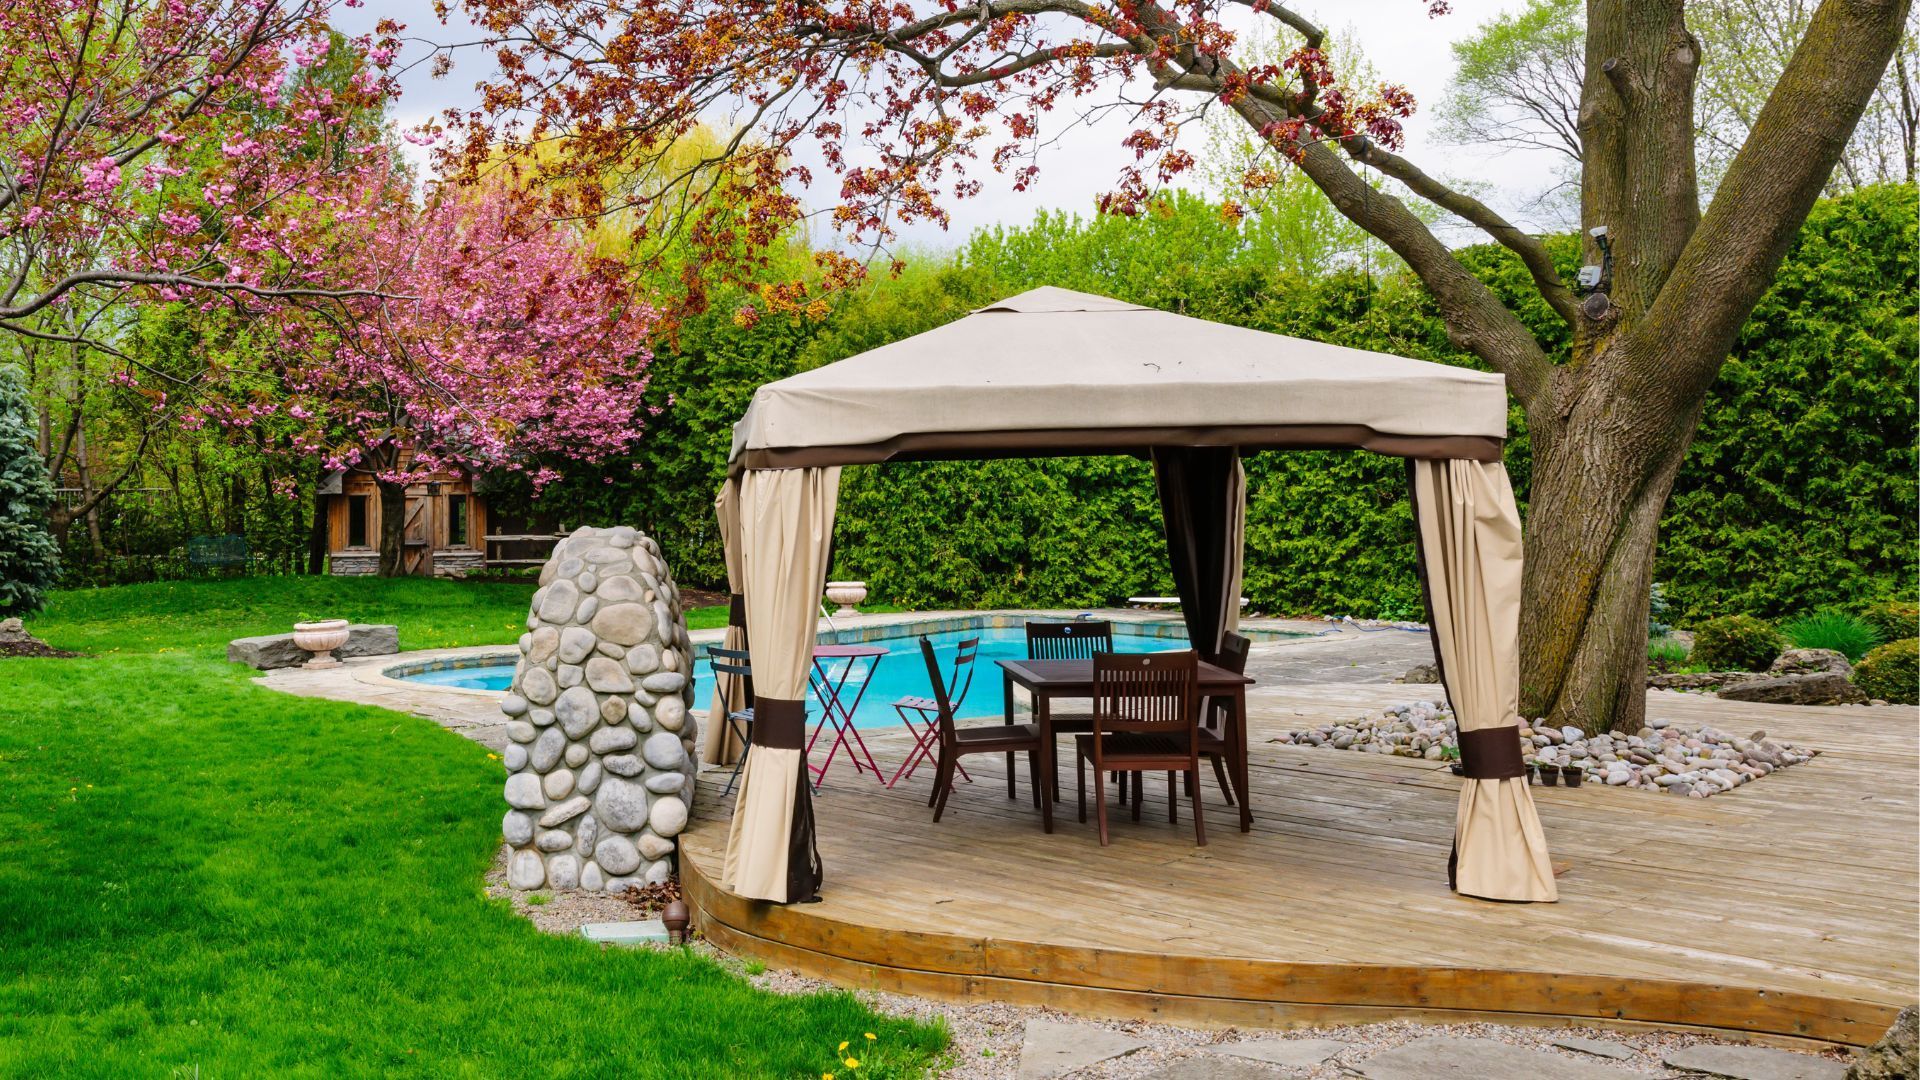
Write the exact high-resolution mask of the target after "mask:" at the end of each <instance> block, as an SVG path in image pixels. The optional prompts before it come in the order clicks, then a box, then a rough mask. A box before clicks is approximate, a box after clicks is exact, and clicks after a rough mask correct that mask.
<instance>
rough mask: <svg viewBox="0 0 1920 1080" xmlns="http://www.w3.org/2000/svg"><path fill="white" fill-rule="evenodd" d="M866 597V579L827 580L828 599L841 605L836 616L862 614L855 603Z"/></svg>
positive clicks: (835, 613)
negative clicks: (855, 606)
mask: <svg viewBox="0 0 1920 1080" xmlns="http://www.w3.org/2000/svg"><path fill="white" fill-rule="evenodd" d="M866 598H867V583H866V582H864V581H829V582H827V599H828V600H830V601H832V602H834V603H836V604H839V605H840V610H839V611H836V612H834V615H836V616H847V615H858V614H860V612H859V611H857V610H856V609H855V608H854V605H855V604H858V603H860V602H861V601H863V600H865V599H866Z"/></svg>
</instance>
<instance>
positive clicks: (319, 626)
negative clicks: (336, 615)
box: [293, 619, 347, 668]
mask: <svg viewBox="0 0 1920 1080" xmlns="http://www.w3.org/2000/svg"><path fill="white" fill-rule="evenodd" d="M293 643H294V644H295V645H298V646H300V647H301V648H302V649H305V650H306V651H307V652H310V653H312V654H313V659H311V660H308V661H307V666H308V667H310V668H325V667H333V666H334V665H336V664H338V663H339V662H340V661H338V660H335V659H334V658H333V650H335V649H337V648H339V647H340V646H342V645H345V644H346V643H347V620H345V619H321V620H320V621H318V622H303V623H294V624H293Z"/></svg>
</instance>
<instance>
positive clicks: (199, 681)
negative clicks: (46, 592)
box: [0, 578, 946, 1078]
mask: <svg viewBox="0 0 1920 1080" xmlns="http://www.w3.org/2000/svg"><path fill="white" fill-rule="evenodd" d="M529 592H530V590H528V589H527V588H526V587H524V586H509V585H485V586H471V585H461V584H454V583H447V582H430V581H413V580H408V581H389V582H374V581H353V580H333V579H294V578H283V579H274V578H264V579H252V580H237V581H220V582H203V583H192V584H172V585H152V586H138V587H131V588H123V589H107V590H90V591H84V592H74V593H66V594H61V595H59V596H57V597H56V598H55V600H54V603H53V604H52V605H51V606H50V607H49V609H48V611H47V612H46V614H45V615H44V616H43V617H42V618H39V619H36V620H33V621H32V622H31V623H30V624H29V625H30V628H31V629H33V630H34V631H35V632H36V633H39V634H41V635H42V636H44V637H45V638H47V639H48V640H50V641H51V642H53V643H54V644H56V645H59V646H61V647H63V648H69V649H78V650H84V651H87V652H90V653H93V654H94V655H93V656H92V657H90V658H87V659H80V660H19V659H14V660H0V688H4V689H3V690H0V836H3V837H5V840H4V841H0V1072H3V1073H5V1074H6V1075H21V1076H53V1075H59V1076H73V1075H79V1076H116V1077H118V1076H179V1077H207V1078H212V1077H247V1076H262V1075H276V1076H278V1075H310V1076H327V1077H334V1076H365V1075H388V1074H404V1075H423V1076H462V1077H465V1076H473V1077H481V1076H533V1075H539V1076H593V1077H596V1078H598V1077H613V1076H640V1077H674V1078H678V1077H706V1076H713V1077H757V1076H804V1077H817V1076H819V1075H820V1074H821V1073H822V1072H826V1071H832V1072H835V1073H836V1074H837V1075H839V1076H841V1077H848V1076H866V1075H874V1076H911V1075H918V1074H920V1073H921V1072H923V1071H924V1070H925V1069H926V1068H927V1067H928V1065H929V1064H930V1063H932V1062H933V1061H935V1060H936V1059H937V1057H938V1055H939V1054H940V1053H941V1051H942V1048H943V1047H944V1045H945V1041H946V1037H945V1033H944V1032H943V1031H941V1030H939V1029H938V1028H930V1027H925V1026H919V1025H914V1024H909V1023H906V1022H902V1021H896V1020H890V1019H882V1018H880V1017H877V1016H875V1015H873V1014H872V1013H871V1012H869V1011H868V1010H866V1009H865V1008H863V1007H862V1006H861V1005H859V1004H858V1003H857V1002H856V1001H854V1000H853V999H852V998H851V997H850V996H847V995H844V994H833V995H820V996H812V997H805V998H787V997H777V996H773V995H768V994H763V993H760V992H758V991H756V990H754V989H753V988H752V987H750V986H749V985H747V984H746V983H745V982H744V981H743V980H741V979H740V978H738V977H737V976H735V975H733V974H730V973H728V972H727V971H725V970H723V969H722V968H720V967H719V966H717V965H714V964H712V963H708V962H705V961H702V960H699V959H696V958H693V957H690V956H686V955H683V954H657V953H644V952H629V951H622V950H612V951H606V952H603V951H601V950H599V949H598V948H597V947H594V946H591V945H588V944H587V943H585V942H584V941H579V940H573V939H563V938H556V937H552V936H548V935H544V934H541V933H539V932H537V931H535V930H534V929H533V928H532V926H530V925H529V924H527V923H526V922H525V921H524V920H522V919H521V918H519V917H518V916H516V915H514V914H513V913H512V911H511V910H510V909H509V908H508V907H507V906H506V905H505V904H504V903H501V902H495V901H489V900H488V899H486V897H485V896H484V894H483V893H482V891H481V887H480V885H481V875H482V874H483V873H484V872H485V870H486V868H487V867H488V865H489V863H490V861H491V859H492V856H493V852H494V850H495V845H496V844H497V843H498V829H499V818H500V814H501V807H502V804H501V802H500V795H499V788H500V782H501V772H500V766H499V764H498V763H497V762H495V761H492V760H490V759H489V757H488V755H487V752H486V750H485V748H483V747H481V746H478V745H476V744H474V743H471V742H468V741H467V740H465V739H462V738H460V737H459V736H457V735H454V734H452V733H450V732H447V731H445V730H443V729H441V728H440V727H438V726H436V725H435V724H433V723H431V722H428V721H425V720H420V719H417V718H413V717H409V716H405V715H402V714H398V713H393V712H387V711H383V710H379V709H372V708H365V707H359V706H351V705H343V704H337V703H331V702H324V701H317V700H311V699H304V698H294V697H289V696H286V695H283V694H277V693H274V692H272V691H269V690H265V689H262V688H259V687H256V686H254V685H252V684H250V683H249V682H247V675H249V674H250V672H247V671H245V670H244V669H239V668H235V667H232V666H230V665H228V664H226V663H225V662H224V660H222V659H221V655H222V649H223V648H224V644H225V641H226V639H227V638H228V637H231V636H235V635H238V634H242V633H258V632H267V631H272V630H276V629H279V628H282V627H284V626H285V625H287V624H288V623H289V622H291V621H292V619H293V618H294V617H296V616H300V615H332V614H340V615H344V616H349V617H352V618H355V619H360V620H364V621H384V622H394V623H397V624H399V626H400V633H401V640H402V642H403V643H405V644H406V645H408V646H410V647H426V646H434V645H454V644H471V643H484V642H504V641H509V640H511V639H512V638H513V637H514V636H515V634H516V632H517V627H518V623H519V621H520V619H521V618H522V617H523V615H524V610H525V603H526V598H527V596H528V595H529ZM702 614H703V615H705V616H708V617H711V616H710V614H709V613H708V612H703V613H702ZM721 618H722V619H724V613H721ZM865 1032H873V1033H875V1034H876V1035H877V1036H878V1037H879V1038H878V1041H877V1042H873V1043H869V1042H868V1041H867V1040H866V1039H864V1038H863V1037H862V1035H863V1033H865ZM843 1039H851V1040H852V1041H853V1042H854V1043H855V1044H856V1046H861V1045H864V1046H868V1047H871V1048H872V1049H871V1050H869V1051H867V1052H865V1053H863V1054H861V1056H862V1058H863V1059H864V1060H863V1062H862V1066H861V1068H860V1069H858V1070H849V1069H847V1068H845V1067H844V1066H843V1065H841V1064H840V1063H839V1062H837V1061H836V1055H835V1054H834V1048H835V1047H836V1046H837V1045H838V1044H839V1043H840V1041H841V1040H843Z"/></svg>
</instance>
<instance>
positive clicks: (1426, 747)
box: [1273, 701, 1819, 799]
mask: <svg viewBox="0 0 1920 1080" xmlns="http://www.w3.org/2000/svg"><path fill="white" fill-rule="evenodd" d="M1520 738H1521V739H1522V740H1524V741H1525V742H1526V744H1527V753H1526V762H1527V765H1528V767H1529V768H1537V769H1540V770H1544V769H1548V768H1559V769H1566V768H1574V769H1578V770H1579V773H1580V775H1581V777H1582V778H1583V779H1587V780H1592V781H1594V782H1596V783H1600V784H1605V785H1608V786H1610V787H1630V788H1645V789H1649V790H1653V791H1661V790H1664V791H1666V792H1667V793H1668V794H1670V795H1686V796H1691V797H1693V798H1696V799H1704V798H1706V797H1708V796H1710V795H1718V794H1719V793H1721V792H1723V791H1732V790H1733V789H1734V788H1736V787H1739V786H1740V785H1742V784H1745V783H1749V782H1751V781H1754V780H1758V779H1760V778H1761V777H1763V776H1765V775H1767V774H1768V773H1770V772H1773V771H1774V770H1775V769H1784V768H1786V767H1787V766H1789V765H1798V764H1800V763H1802V762H1805V761H1811V760H1812V759H1813V757H1814V755H1815V754H1817V753H1819V751H1817V750H1809V749H1806V748H1805V747H1800V746H1795V745H1793V744H1792V743H1788V742H1781V741H1778V740H1775V739H1770V738H1768V737H1767V733H1766V732H1764V731H1756V732H1754V733H1753V734H1751V735H1748V736H1746V737H1745V738H1742V737H1740V736H1736V735H1733V734H1731V733H1728V732H1725V731H1721V730H1720V729H1718V728H1715V727H1711V726H1704V727H1701V728H1698V729H1696V730H1689V729H1685V728H1681V727H1679V726H1677V725H1675V724H1673V723H1672V722H1671V721H1667V720H1662V719H1654V720H1649V721H1647V726H1646V727H1643V728H1641V729H1640V730H1639V732H1637V733H1636V734H1633V735H1627V734H1623V733H1621V732H1619V731H1609V732H1607V733H1605V734H1602V735H1585V734H1582V733H1581V731H1580V729H1579V728H1575V727H1562V728H1556V727H1553V726H1552V725H1550V724H1547V723H1546V722H1545V721H1541V720H1536V721H1534V722H1533V724H1532V725H1523V726H1522V727H1521V728H1520ZM1273 741H1274V742H1276V743H1281V744H1284V745H1289V746H1324V747H1331V748H1332V749H1335V750H1358V751H1360V752H1362V753H1369V754H1392V755H1394V756H1396V757H1414V758H1424V759H1426V760H1428V761H1446V760H1450V759H1454V758H1455V757H1456V756H1457V754H1456V752H1455V750H1454V747H1455V745H1456V744H1455V742H1454V727H1453V712H1452V710H1450V709H1448V708H1447V706H1446V705H1445V704H1444V703H1442V702H1438V701H1415V702H1411V703H1408V704H1405V705H1393V706H1390V707H1388V708H1386V709H1384V710H1382V711H1381V712H1380V713H1379V714H1377V715H1371V716H1361V717H1357V718H1355V719H1354V720H1352V721H1350V722H1348V723H1344V724H1321V725H1320V726H1318V727H1312V728H1307V729H1304V730H1301V731H1291V732H1288V733H1286V734H1284V735H1281V736H1278V737H1277V738H1275V739H1274V740H1273ZM1536 782H1537V781H1536Z"/></svg>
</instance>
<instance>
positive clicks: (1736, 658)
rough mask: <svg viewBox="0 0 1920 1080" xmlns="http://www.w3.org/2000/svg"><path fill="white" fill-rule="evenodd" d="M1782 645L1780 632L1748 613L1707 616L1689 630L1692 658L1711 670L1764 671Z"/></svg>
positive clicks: (1783, 643)
mask: <svg viewBox="0 0 1920 1080" xmlns="http://www.w3.org/2000/svg"><path fill="white" fill-rule="evenodd" d="M1784 646H1785V642H1783V641H1782V640H1781V637H1780V632H1779V631H1777V630H1775V629H1774V628H1773V627H1772V626H1769V625H1768V624H1766V623H1764V622H1761V621H1760V620H1759V619H1756V618H1754V617H1753V616H1751V615H1728V616H1725V617H1723V618H1719V619H1708V620H1707V621H1706V622H1703V623H1701V624H1700V625H1699V626H1698V627H1696V628H1695V629H1694V631H1693V660H1694V662H1695V663H1697V664H1702V665H1705V666H1706V667H1708V668H1711V669H1712V670H1714V671H1765V670H1766V669H1767V665H1768V664H1771V663H1773V662H1774V660H1775V659H1776V658H1778V657H1779V655H1780V650H1781V649H1782V648H1783V647H1784Z"/></svg>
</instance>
